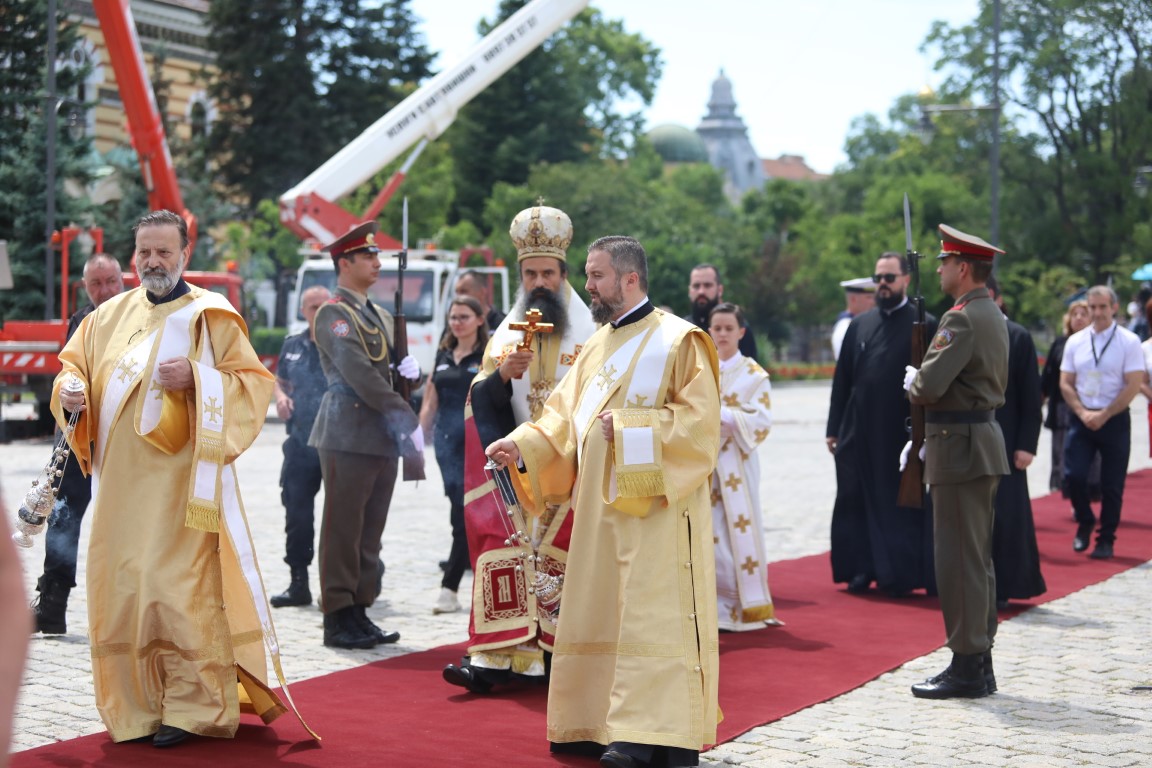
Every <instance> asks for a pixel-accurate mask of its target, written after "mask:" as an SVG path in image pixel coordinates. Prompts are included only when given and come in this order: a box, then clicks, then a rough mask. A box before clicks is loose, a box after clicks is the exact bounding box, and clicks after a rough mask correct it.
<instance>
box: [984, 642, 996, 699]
mask: <svg viewBox="0 0 1152 768" xmlns="http://www.w3.org/2000/svg"><path fill="white" fill-rule="evenodd" d="M984 685H985V687H987V688H988V693H996V672H995V671H993V669H992V649H988V650H987V651H984Z"/></svg>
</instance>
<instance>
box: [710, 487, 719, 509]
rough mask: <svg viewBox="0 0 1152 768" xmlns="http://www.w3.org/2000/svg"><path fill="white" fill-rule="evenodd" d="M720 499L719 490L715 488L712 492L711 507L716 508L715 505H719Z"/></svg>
mask: <svg viewBox="0 0 1152 768" xmlns="http://www.w3.org/2000/svg"><path fill="white" fill-rule="evenodd" d="M720 499H721V496H720V489H719V488H717V489H716V490H714V491H712V506H716V505H717V504H719V503H720Z"/></svg>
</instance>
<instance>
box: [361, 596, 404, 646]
mask: <svg viewBox="0 0 1152 768" xmlns="http://www.w3.org/2000/svg"><path fill="white" fill-rule="evenodd" d="M352 615H353V616H354V617H355V619H356V626H358V627H359V628H360V630H361V631H362V632H363V633H364V634H366V635H368V636H369V637H371V638H372V639H373V640H375V641H376V644H377V645H387V644H388V643H394V642H396V641H397V640H399V639H400V633H399V632H385V631H384V630H382V629H380V627H378V626H376V625H375V624H374V623H373V622H372V619H370V618H368V611H367V609H366V608H365V607H364V606H362V605H354V606H352Z"/></svg>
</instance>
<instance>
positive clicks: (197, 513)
mask: <svg viewBox="0 0 1152 768" xmlns="http://www.w3.org/2000/svg"><path fill="white" fill-rule="evenodd" d="M184 525H185V526H187V527H188V528H194V529H195V530H197V531H206V532H208V533H220V509H219V508H218V507H216V506H215V505H213V504H209V503H206V502H203V501H197V500H195V499H193V500H192V501H189V502H188V508H187V512H186V514H185V516H184Z"/></svg>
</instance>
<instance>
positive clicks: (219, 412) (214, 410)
mask: <svg viewBox="0 0 1152 768" xmlns="http://www.w3.org/2000/svg"><path fill="white" fill-rule="evenodd" d="M204 413H206V414H208V421H210V422H212V423H213V424H217V423H219V422H220V419H218V418H217V417H218V416H220V417H223V416H224V408H223V407H221V406H219V405H217V404H216V398H214V397H210V398H208V402H207V403H205V404H204Z"/></svg>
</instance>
